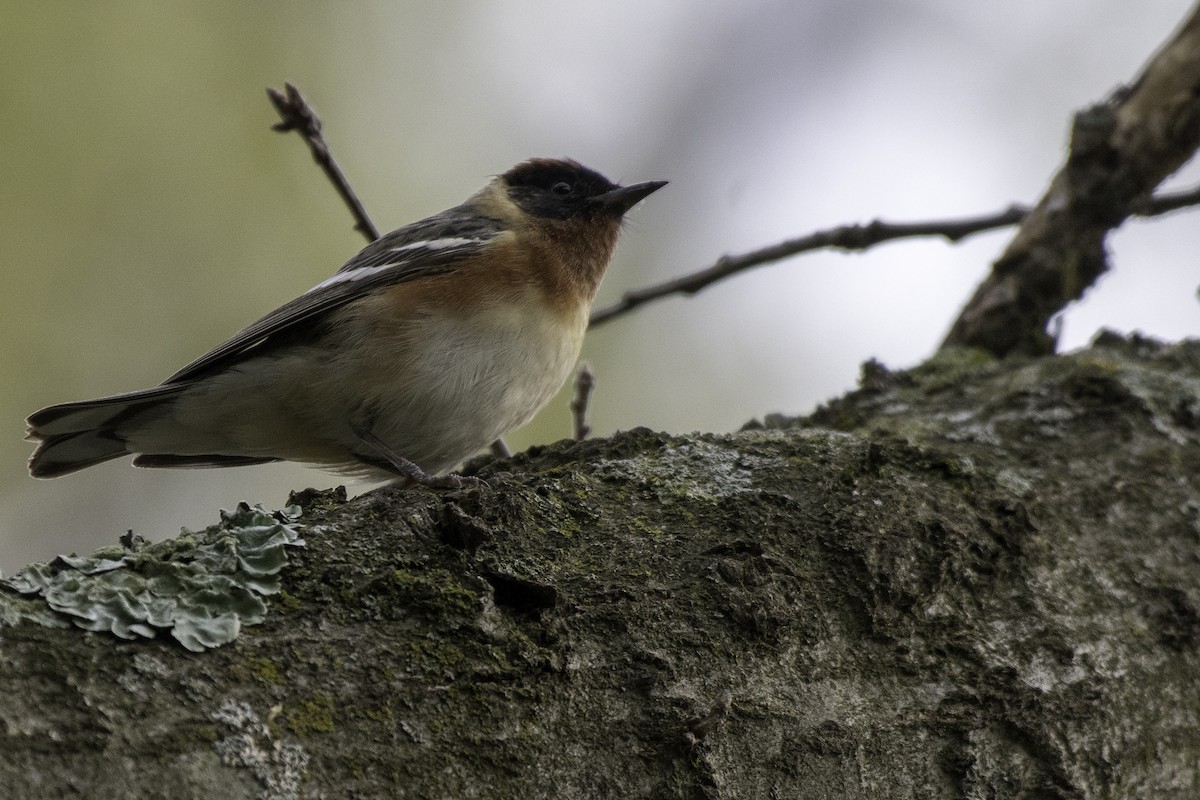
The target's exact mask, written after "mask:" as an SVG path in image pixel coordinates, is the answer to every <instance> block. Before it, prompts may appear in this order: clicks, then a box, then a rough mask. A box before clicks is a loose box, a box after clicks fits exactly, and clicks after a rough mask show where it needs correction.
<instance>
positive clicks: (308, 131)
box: [267, 82, 512, 458]
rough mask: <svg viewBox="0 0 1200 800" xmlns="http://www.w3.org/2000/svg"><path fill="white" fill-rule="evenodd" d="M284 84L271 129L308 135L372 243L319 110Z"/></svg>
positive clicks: (275, 97)
mask: <svg viewBox="0 0 1200 800" xmlns="http://www.w3.org/2000/svg"><path fill="white" fill-rule="evenodd" d="M283 87H284V91H282V92H281V91H279V90H278V89H276V88H274V87H271V86H268V87H267V97H269V98H270V99H271V105H273V106H275V110H276V111H277V112H279V118H280V120H281V121H280V122H278V123H276V124H274V125H272V126H271V130H275V131H279V132H280V133H287V132H288V131H296V132H297V133H299V134H300V135H301V136H303V137H304V141H305V142H307V143H308V149H309V150H311V151H312V156H313V160H314V161H316V162H317V164H319V165H320V167H321V169H322V170H324V172H325V176H326V177H327V178H329V181H330V183H332V184H333V188H334V189H336V190H337V193H338V195H340V196H341V198H342V201H343V202H345V204H346V206H347V207H348V208H349V209H350V214H351V216H353V217H354V229H355V230H356V231H359V232H360V233H362V235H363V236H365V237H367V241H368V242H373V241H375V240H376V239H378V238H379V229H378V228H376V227H375V223H374V222H372V221H371V217H370V216H369V215H368V214H367V210H366V209H365V208H364V207H363V204H362V202H360V201H359V199H358V195H357V194H355V192H354V189H353V188H352V187H351V186H350V181H348V180H346V175H345V173H343V172H342V168H341V167H339V166H338V164H337V162H336V161H335V160H334V159H333V153H332V152H330V150H329V145H328V144H326V143H325V137H324V136H322V135H321V120H320V118H319V117H318V116H317V112H316V111H314V110H313V108H312V106H310V105H309V104H308V101H307V100H305V99H304V95H302V94H300V90H299V89H297V88H296V87H295V86H294V85H293V84H291V83H286V82H285V83H284V84H283ZM491 449H492V454H493V455H495V456H496V457H498V458H508V457H509V456H511V455H512V451H511V450H509V449H508V445H507V444H506V443H505V441H504V439H497V440H496V441H494V442H492V448H491Z"/></svg>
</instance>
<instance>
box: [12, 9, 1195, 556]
mask: <svg viewBox="0 0 1200 800" xmlns="http://www.w3.org/2000/svg"><path fill="white" fill-rule="evenodd" d="M1190 5H1191V3H1189V2H1185V1H1184V0H1172V1H1168V0H1141V2H1137V3H1131V2H1129V1H1128V0H1059V1H1058V2H1055V3H1046V2H1043V0H1010V2H1006V3H993V4H986V3H964V2H962V0H908V1H907V2H906V1H905V0H809V1H808V2H796V1H795V0H740V2H737V3H702V2H696V0H655V1H654V2H648V0H605V1H604V2H589V3H539V2H533V1H532V0H530V2H512V1H510V0H497V1H494V2H488V3H469V2H461V1H460V2H451V1H447V0H443V2H439V3H436V4H435V3H423V2H395V1H394V0H391V1H389V2H375V3H367V2H357V3H344V2H312V3H294V2H286V3H285V2H268V1H263V0H260V2H255V3H245V2H238V1H235V0H225V1H217V0H214V1H213V2H205V3H156V2H150V1H149V0H146V1H145V2H125V1H124V0H109V1H108V2H104V3H66V2H49V3H16V2H6V3H4V4H3V9H2V11H0V20H2V24H0V152H2V154H3V155H2V158H0V175H2V177H3V184H2V185H3V188H2V190H0V254H2V255H0V257H2V258H3V264H4V273H3V274H4V279H5V281H4V283H5V285H4V291H3V292H0V326H2V328H0V330H2V331H3V334H2V336H3V338H2V341H3V345H2V346H0V358H2V359H3V362H2V372H0V374H2V376H3V386H4V390H3V392H0V412H2V413H0V430H2V431H7V433H5V434H4V435H3V436H0V571H3V572H4V573H5V574H11V573H12V572H13V571H14V570H16V569H17V568H19V567H20V566H22V565H23V564H24V563H26V562H28V561H30V560H33V559H45V558H49V557H51V556H53V555H55V554H56V553H60V552H69V551H72V550H77V551H89V550H91V549H93V548H95V547H97V546H99V545H102V544H109V543H115V542H116V540H117V537H118V536H119V535H120V534H122V533H123V532H125V531H126V530H127V529H133V530H134V531H135V532H136V533H138V534H141V535H144V536H147V537H150V538H155V539H157V538H162V537H165V536H169V535H173V534H174V533H176V532H177V531H178V529H179V526H181V525H184V526H189V527H202V526H204V525H207V524H210V523H212V522H215V521H216V518H217V514H216V509H217V508H219V507H231V506H233V505H234V504H235V503H237V502H238V501H240V500H246V501H249V502H251V503H262V504H264V505H265V506H267V507H268V508H277V507H279V506H281V505H282V504H283V502H284V500H285V498H286V496H287V492H288V490H289V489H300V488H304V487H306V486H317V487H328V486H333V485H336V484H337V483H338V482H339V481H338V479H337V478H336V477H333V476H329V475H326V474H324V473H320V472H316V471H311V470H306V469H304V468H301V467H297V466H291V465H278V466H276V465H272V466H262V467H252V468H243V469H234V470H206V471H153V470H137V469H133V468H131V467H130V466H129V464H128V462H127V461H114V462H110V463H108V464H104V465H102V466H99V467H96V468H93V469H89V470H86V471H85V472H82V473H78V474H76V475H72V476H69V477H65V478H62V479H59V480H56V481H35V480H32V479H30V478H29V477H28V476H27V475H26V473H25V466H24V465H25V459H26V458H27V456H28V454H29V452H30V449H31V448H30V446H29V445H28V444H27V443H25V442H23V441H22V439H21V435H22V431H23V422H22V420H23V419H24V417H25V416H26V415H27V414H29V413H30V412H32V411H34V410H36V409H38V408H40V407H42V406H45V405H49V404H51V403H57V402H63V401H67V400H79V399H85V398H90V397H95V396H99V395H104V394H110V393H115V392H121V391H125V390H130V389H135V388H142V387H145V386H150V385H153V384H156V383H158V382H160V381H161V380H162V379H163V378H165V377H166V376H167V375H168V374H170V373H171V372H173V371H174V370H175V369H177V368H178V367H180V366H182V365H183V364H184V363H185V362H187V361H189V360H191V359H192V358H194V357H196V356H198V355H200V354H201V353H202V352H204V351H205V350H207V349H208V348H209V347H211V346H213V345H215V344H217V343H218V342H220V341H221V340H223V339H225V338H226V337H228V336H229V335H231V334H233V333H234V332H236V331H237V330H238V329H240V328H241V327H242V326H244V325H245V324H247V323H249V322H251V321H252V320H254V319H256V318H257V317H259V316H260V315H261V314H263V313H265V312H267V311H269V310H271V309H272V308H274V307H275V306H277V305H279V304H281V303H282V302H284V301H286V300H289V299H291V298H292V297H294V296H295V295H297V294H299V293H300V292H303V291H304V290H306V289H307V288H309V287H310V286H312V285H314V284H316V283H318V282H320V281H321V280H323V279H324V278H325V277H327V276H328V275H330V274H331V273H332V272H333V271H335V270H336V269H337V268H338V267H339V266H340V265H341V264H342V263H343V262H344V261H346V260H347V259H348V258H349V257H350V256H352V255H353V254H354V253H355V252H356V251H357V250H358V249H359V248H360V247H362V246H363V244H364V242H363V241H362V240H361V238H360V236H359V234H358V233H357V232H355V231H354V230H352V228H351V222H350V219H349V217H348V215H347V213H346V211H345V209H344V208H343V207H342V205H341V202H340V201H339V199H338V198H337V196H336V195H335V193H334V192H333V190H332V189H331V188H330V186H329V184H328V183H327V182H326V180H325V178H324V177H323V175H322V174H321V173H320V171H319V170H318V169H317V168H316V167H315V166H314V165H313V163H312V162H311V160H310V158H309V154H308V151H307V149H306V148H305V146H304V145H303V143H302V142H301V141H300V139H299V137H297V136H295V135H294V134H289V135H287V136H281V135H279V134H276V133H273V132H271V130H270V125H271V124H272V123H273V122H275V121H276V117H275V114H274V112H273V110H272V109H271V107H270V106H269V104H268V102H267V100H266V97H265V95H264V93H263V88H264V87H265V86H268V85H273V86H280V85H282V82H283V81H284V80H290V81H293V82H295V83H296V84H297V85H298V86H299V87H300V88H301V90H302V91H303V92H304V93H305V95H306V96H307V98H308V99H309V101H310V102H311V103H312V104H313V105H314V106H315V107H316V109H317V111H318V112H319V114H320V115H321V118H322V119H323V121H324V123H325V133H326V136H327V138H328V140H329V142H330V144H331V146H332V148H333V150H334V152H335V153H336V155H337V157H338V158H339V160H340V161H341V163H342V166H343V168H344V169H345V171H346V173H347V174H348V176H349V177H350V179H351V181H352V183H353V185H354V186H355V188H356V189H357V191H358V193H359V194H360V196H361V197H362V199H363V201H364V203H365V205H366V206H367V208H368V210H369V211H370V213H371V215H372V216H373V218H374V219H375V221H376V223H377V224H378V225H379V227H380V228H381V229H383V230H389V229H392V228H395V227H398V226H399V225H401V224H404V223H406V222H410V221H412V220H415V219H418V218H420V217H423V216H426V215H428V214H431V213H434V212H436V211H439V210H441V209H443V208H446V207H448V206H450V205H453V204H456V203H458V202H459V201H461V200H462V199H464V198H465V197H466V196H467V195H468V194H469V193H470V192H472V191H474V190H475V189H476V188H477V187H478V186H479V185H481V184H482V183H483V182H484V181H485V180H486V179H487V178H488V177H489V176H490V175H492V174H494V173H498V172H502V171H504V170H505V169H507V168H508V167H509V166H511V165H512V164H514V163H516V162H517V161H519V160H521V159H524V158H526V157H528V156H532V155H544V156H570V157H573V158H576V159H579V160H580V161H582V162H584V163H585V164H588V165H589V166H592V167H594V168H596V169H598V170H600V171H601V172H603V173H605V174H606V175H608V177H610V178H612V179H614V180H622V181H638V180H651V179H669V180H670V181H671V185H670V186H669V187H668V188H667V189H665V190H664V191H662V192H660V193H658V194H656V195H654V196H653V197H652V198H650V199H649V200H648V201H647V202H646V203H644V204H643V205H642V206H640V207H639V208H638V209H637V210H636V211H635V212H634V213H633V215H632V222H631V224H630V225H629V226H628V228H627V230H626V233H625V236H624V239H623V244H622V246H621V247H620V248H619V250H618V253H617V257H616V260H615V262H614V264H613V266H612V268H611V269H610V271H609V273H608V276H607V278H606V281H605V284H604V287H603V290H602V292H601V297H600V300H599V303H600V304H604V303H606V302H609V301H612V300H614V299H615V298H617V297H618V296H619V295H620V293H621V292H622V291H624V290H627V289H630V288H634V287H638V286H642V285H645V284H647V283H651V282H656V281H659V280H662V279H664V278H667V277H671V276H675V275H678V274H682V273H685V272H690V271H693V270H696V269H699V268H701V267H704V266H707V265H709V264H711V263H712V261H713V260H714V259H716V258H717V257H718V256H720V255H721V254H723V253H739V252H743V251H746V250H750V249H753V248H757V247H760V246H764V245H767V244H771V243H774V242H777V241H779V240H781V239H784V238H788V237H793V236H797V235H800V234H804V233H807V232H810V231H812V230H814V229H818V228H823V227H827V226H832V225H837V224H842V223H849V222H866V221H869V220H870V219H873V218H876V217H880V218H883V219H887V220H893V221H916V220H925V219H937V218H948V217H958V216H965V215H974V214H978V213H985V212H991V211H995V210H999V209H1001V208H1003V207H1005V206H1006V205H1008V204H1009V203H1011V202H1014V201H1019V202H1032V201H1034V200H1036V199H1037V197H1038V194H1039V192H1040V190H1041V189H1042V188H1043V187H1044V186H1045V185H1046V183H1047V181H1048V179H1049V177H1050V176H1051V174H1052V173H1053V172H1054V170H1055V169H1056V168H1057V166H1058V165H1059V163H1060V161H1061V159H1062V156H1063V152H1064V144H1065V142H1066V137H1067V132H1068V130H1069V125H1070V116H1071V114H1072V112H1073V111H1075V110H1077V109H1079V108H1081V107H1083V106H1085V105H1087V104H1090V103H1092V102H1094V101H1096V100H1098V99H1100V98H1102V97H1104V96H1105V95H1107V93H1108V92H1110V91H1111V90H1112V89H1113V88H1115V87H1116V86H1117V85H1118V84H1120V83H1121V82H1123V81H1125V80H1127V79H1129V78H1130V77H1132V76H1133V75H1134V74H1135V72H1136V70H1137V69H1138V68H1139V66H1140V65H1141V64H1142V63H1144V61H1145V60H1146V59H1147V58H1148V57H1149V56H1150V54H1151V53H1152V51H1153V50H1154V48H1155V47H1156V46H1157V45H1158V44H1159V43H1160V42H1162V41H1163V40H1164V39H1165V38H1166V37H1167V36H1168V35H1169V34H1170V33H1171V32H1172V30H1173V29H1174V27H1175V26H1176V24H1177V23H1178V22H1179V21H1180V19H1181V18H1182V17H1183V15H1184V14H1185V13H1186V11H1187V10H1188V9H1189V7H1190ZM1188 175H1189V173H1188V172H1187V171H1185V174H1183V175H1182V176H1180V177H1179V179H1178V180H1177V181H1176V185H1179V184H1180V182H1183V183H1186V182H1187V178H1188ZM1190 175H1191V177H1192V179H1193V180H1194V179H1195V178H1196V177H1197V176H1200V172H1198V171H1196V170H1191V171H1190ZM1197 213H1200V212H1182V213H1177V214H1175V215H1173V216H1170V217H1168V218H1165V219H1159V220H1154V221H1148V222H1142V221H1135V222H1132V223H1130V224H1128V225H1126V226H1125V227H1124V228H1123V229H1122V230H1121V231H1120V232H1119V233H1117V234H1116V235H1115V236H1114V237H1113V239H1112V241H1111V250H1112V253H1113V264H1114V265H1115V269H1114V270H1113V271H1112V272H1111V273H1110V274H1109V275H1108V276H1107V277H1106V278H1105V279H1104V280H1103V282H1102V284H1101V285H1100V286H1099V287H1098V288H1096V289H1094V290H1093V291H1092V292H1091V293H1090V294H1089V295H1088V296H1087V298H1086V299H1085V300H1084V301H1083V302H1082V303H1080V304H1078V305H1077V306H1076V307H1073V308H1071V309H1070V310H1069V311H1068V312H1067V313H1066V315H1065V318H1064V324H1065V327H1064V344H1065V345H1066V346H1067V347H1078V346H1082V345H1084V344H1086V343H1087V341H1088V340H1089V339H1090V338H1091V336H1092V335H1093V334H1094V333H1095V331H1096V330H1097V329H1098V328H1099V327H1101V326H1108V327H1112V328H1116V329H1118V330H1122V331H1130V330H1135V329H1137V330H1141V331H1144V332H1146V333H1148V334H1152V335H1155V336H1159V337H1164V338H1168V339H1173V338H1179V337H1184V336H1194V335H1197V334H1198V333H1200V307H1198V305H1197V301H1196V295H1195V291H1196V286H1197V283H1200V280H1198V278H1200V270H1197V266H1196V255H1195V254H1196V253H1197V252H1200V225H1198V224H1197V217H1196V214H1197ZM1008 235H1009V234H1008V233H1007V232H1000V233H993V234H989V235H986V236H979V237H975V238H973V239H971V240H969V241H968V242H966V243H964V244H961V245H958V246H951V245H948V244H945V243H944V242H941V241H933V240H930V241H919V242H904V243H895V244H889V245H886V246H882V247H878V248H876V249H874V250H872V251H870V252H868V253H866V254H860V255H844V254H837V253H822V254H815V255H808V256H804V257H801V258H797V259H793V260H790V261H786V262H782V263H779V264H775V265H772V266H768V267H763V268H759V269H757V270H755V271H753V272H750V273H747V274H743V275H741V276H740V277H736V278H734V279H732V280H730V281H727V282H725V283H722V284H719V285H717V286H715V287H713V288H710V289H709V290H707V291H706V292H704V293H702V294H700V295H698V296H696V297H693V298H676V299H670V300H667V301H665V302H660V303H657V304H654V305H650V306H646V307H644V308H642V309H641V310H639V311H638V312H636V313H635V314H633V315H631V316H629V317H626V318H623V319H621V320H618V321H615V322H612V323H609V324H607V325H605V326H603V327H601V328H599V329H597V330H596V331H594V332H593V334H592V335H591V336H590V337H589V340H588V342H587V344H586V345H585V351H584V357H585V358H586V359H588V360H589V361H590V362H591V364H592V365H593V368H594V370H595V372H596V373H597V375H598V378H599V386H598V388H597V392H596V394H595V396H594V398H593V403H592V416H591V421H592V424H593V426H594V428H595V431H596V433H597V434H601V435H602V434H606V433H610V432H612V431H614V430H618V429H627V428H632V427H634V426H638V425H646V426H649V427H651V428H656V429H662V430H667V431H672V432H688V431H694V430H704V431H731V430H735V429H737V428H738V427H739V426H741V425H742V424H743V423H745V422H746V421H747V420H749V419H751V418H754V417H761V416H762V415H763V414H766V413H769V412H773V411H782V412H789V413H803V412H807V411H810V410H811V409H812V408H813V406H814V405H815V404H817V403H819V402H821V401H823V400H825V399H827V398H829V397H832V396H834V395H837V394H839V393H841V392H843V391H845V390H847V389H849V388H851V387H852V386H853V384H854V381H855V377H856V375H857V372H858V365H859V363H860V362H862V361H863V360H864V359H867V358H871V357H875V358H878V359H880V360H882V361H883V362H884V363H886V364H888V365H889V366H892V367H905V366H911V365H913V364H915V363H917V362H919V361H920V360H922V359H923V358H925V357H926V356H928V355H929V354H930V353H931V352H932V351H933V350H934V349H935V347H936V346H937V344H938V342H939V340H940V338H941V336H942V335H943V334H944V332H945V331H946V329H947V327H948V326H949V324H950V322H951V321H952V319H953V318H954V316H955V314H956V312H957V311H958V309H959V308H960V306H961V305H962V304H963V302H964V301H965V300H966V298H967V297H968V296H969V295H970V293H971V291H972V290H973V289H974V287H975V285H976V284H977V282H978V281H979V280H980V279H981V278H982V277H983V275H984V274H985V273H986V271H987V269H988V267H989V264H990V262H991V260H992V259H993V258H995V256H996V255H997V254H998V252H999V251H1000V249H1001V248H1002V247H1003V245H1004V243H1005V242H1006V240H1007V238H1008ZM568 399H569V398H568V396H567V395H566V394H564V395H563V396H562V397H560V398H559V399H558V400H556V401H555V402H554V403H553V404H552V405H551V406H550V407H549V408H548V409H547V410H546V411H545V412H543V413H542V415H541V416H540V417H539V418H538V419H537V420H536V421H535V422H534V423H533V424H532V425H530V426H529V427H528V428H527V429H525V430H522V431H519V432H517V433H515V434H514V435H512V436H510V437H509V442H510V444H511V445H512V446H514V447H515V448H518V449H520V448H524V447H526V446H528V445H529V444H531V443H535V442H547V441H552V440H555V439H559V438H562V437H564V436H567V435H569V432H570V418H569V414H568V411H567V402H568ZM348 488H350V490H351V491H352V492H355V491H364V490H367V489H369V488H371V487H370V486H363V485H358V486H350V487H348Z"/></svg>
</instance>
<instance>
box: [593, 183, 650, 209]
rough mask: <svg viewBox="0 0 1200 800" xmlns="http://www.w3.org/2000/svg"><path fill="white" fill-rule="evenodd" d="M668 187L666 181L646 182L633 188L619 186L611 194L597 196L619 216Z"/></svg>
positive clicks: (636, 184) (607, 207)
mask: <svg viewBox="0 0 1200 800" xmlns="http://www.w3.org/2000/svg"><path fill="white" fill-rule="evenodd" d="M666 185H667V182H666V181H646V182H645V183H635V184H633V185H631V186H618V187H617V188H616V189H613V190H612V191H611V192H605V193H604V194H601V195H597V196H596V200H598V201H599V202H600V204H601V205H603V206H604V207H605V208H606V209H608V210H609V211H611V212H612V213H614V214H617V215H618V216H619V215H621V214H624V213H625V212H626V211H628V210H629V209H631V208H633V207H634V206H636V205H637V204H638V203H640V202H641V201H642V200H645V199H646V198H647V197H649V196H650V195H651V194H653V193H654V192H657V191H658V190H659V189H661V188H662V187H664V186H666Z"/></svg>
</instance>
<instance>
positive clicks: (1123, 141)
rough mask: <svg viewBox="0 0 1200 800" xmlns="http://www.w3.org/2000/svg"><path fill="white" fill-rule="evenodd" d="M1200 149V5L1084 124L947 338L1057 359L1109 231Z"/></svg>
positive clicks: (1098, 269) (1079, 120) (1079, 118)
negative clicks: (1063, 332)
mask: <svg viewBox="0 0 1200 800" xmlns="http://www.w3.org/2000/svg"><path fill="white" fill-rule="evenodd" d="M1198 146H1200V6H1197V7H1193V9H1192V11H1191V14H1190V16H1189V17H1188V19H1187V21H1186V22H1185V23H1184V24H1183V26H1182V27H1181V28H1180V29H1179V31H1178V32H1177V33H1176V34H1175V36H1174V37H1173V38H1172V39H1171V40H1170V41H1169V42H1168V43H1167V44H1166V45H1164V46H1163V48H1162V49H1161V50H1160V51H1159V52H1158V53H1157V54H1156V55H1155V56H1154V57H1153V58H1152V59H1151V60H1150V62H1149V64H1147V65H1146V67H1145V68H1144V69H1143V70H1142V73H1141V75H1140V76H1139V77H1138V78H1137V80H1136V81H1135V82H1134V84H1133V85H1132V86H1131V87H1129V88H1127V89H1125V90H1123V91H1121V92H1118V93H1117V94H1116V95H1115V96H1114V97H1113V98H1111V99H1110V100H1109V101H1108V102H1105V103H1100V104H1098V105H1095V106H1092V107H1091V108H1088V109H1085V110H1083V111H1081V112H1079V113H1078V114H1077V115H1076V116H1075V123H1074V128H1073V131H1072V136H1071V145H1070V149H1069V152H1068V155H1067V161H1066V164H1065V165H1064V166H1063V167H1062V169H1061V170H1060V171H1059V172H1058V174H1057V175H1056V176H1055V177H1054V179H1053V180H1052V181H1051V183H1050V187H1049V189H1047V191H1046V194H1045V195H1044V196H1043V197H1042V199H1041V201H1039V202H1038V204H1037V206H1035V207H1034V209H1033V211H1032V212H1030V214H1029V215H1028V216H1027V217H1026V219H1025V220H1024V221H1023V222H1022V223H1021V227H1020V229H1019V230H1018V231H1017V234H1016V236H1015V237H1014V238H1013V240H1012V242H1011V243H1010V244H1009V245H1008V248H1007V249H1006V250H1005V251H1004V253H1003V255H1001V256H1000V258H999V260H997V261H996V263H995V264H994V265H993V266H992V272H991V274H990V275H989V276H988V277H987V278H986V279H985V280H984V281H983V283H981V284H980V286H979V288H978V289H977V290H976V291H975V294H974V296H973V297H972V298H971V300H970V301H969V302H968V303H967V305H966V306H965V307H964V308H963V310H962V312H961V313H960V315H959V317H958V319H957V320H956V321H955V322H954V324H953V326H951V328H950V332H949V333H948V334H947V335H946V339H945V341H943V342H942V347H943V348H945V347H949V346H952V345H966V346H971V347H980V348H983V349H985V350H987V351H989V352H991V353H993V354H995V355H997V356H1004V355H1007V354H1009V353H1029V354H1037V353H1048V352H1052V351H1053V349H1054V341H1053V337H1052V336H1050V335H1049V334H1048V333H1047V332H1046V327H1047V324H1048V323H1049V321H1050V320H1051V318H1052V317H1053V316H1054V315H1055V314H1057V313H1058V312H1059V311H1061V310H1062V309H1063V308H1064V307H1065V306H1066V305H1067V304H1068V303H1070V302H1071V301H1073V300H1077V299H1079V298H1080V297H1082V296H1083V293H1084V292H1085V291H1087V289H1088V288H1089V287H1090V286H1091V285H1092V284H1093V283H1095V281H1096V279H1097V278H1099V277H1100V276H1101V275H1102V274H1104V273H1105V272H1106V271H1107V270H1108V259H1107V255H1106V253H1105V249H1104V245H1105V239H1106V238H1107V236H1108V232H1109V231H1111V230H1113V229H1114V228H1116V227H1118V226H1119V225H1121V224H1122V223H1123V222H1124V221H1125V220H1126V219H1127V218H1128V217H1129V216H1130V215H1131V214H1134V213H1136V212H1137V210H1138V209H1139V207H1140V206H1141V205H1142V204H1143V203H1145V199H1146V198H1148V197H1149V196H1150V193H1151V192H1152V191H1153V190H1154V188H1155V187H1156V186H1157V185H1158V184H1159V183H1161V182H1162V181H1163V180H1164V179H1166V178H1167V176H1169V175H1170V174H1171V173H1173V172H1174V171H1175V170H1176V169H1178V168H1179V167H1180V166H1181V165H1183V163H1184V162H1186V161H1187V160H1188V159H1189V158H1191V156H1192V154H1193V153H1194V152H1195V151H1196V148H1197V147H1198Z"/></svg>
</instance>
